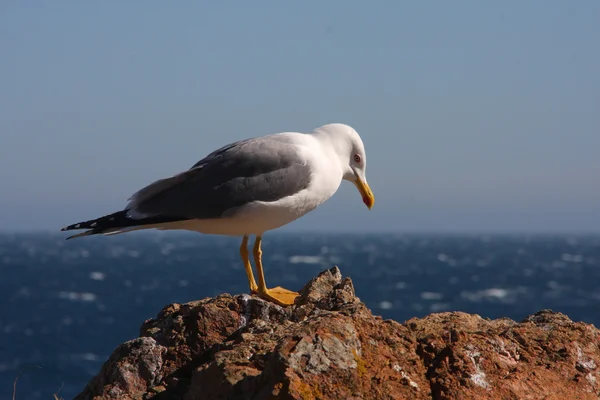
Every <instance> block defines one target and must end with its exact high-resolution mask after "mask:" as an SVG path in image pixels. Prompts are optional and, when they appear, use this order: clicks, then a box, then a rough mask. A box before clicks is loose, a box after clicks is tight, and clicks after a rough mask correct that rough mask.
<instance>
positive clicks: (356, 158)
mask: <svg viewBox="0 0 600 400" xmlns="http://www.w3.org/2000/svg"><path fill="white" fill-rule="evenodd" d="M354 161H355V162H357V163H359V162H360V154H355V155H354Z"/></svg>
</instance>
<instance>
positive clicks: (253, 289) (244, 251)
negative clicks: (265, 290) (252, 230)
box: [240, 235, 258, 294]
mask: <svg viewBox="0 0 600 400" xmlns="http://www.w3.org/2000/svg"><path fill="white" fill-rule="evenodd" d="M240 255H241V256H242V261H244V269H245V270H246V275H248V283H249V284H250V293H252V294H256V293H258V286H257V285H256V281H255V280H254V274H253V273H252V264H250V253H249V252H248V235H245V236H244V239H243V240H242V245H241V246H240Z"/></svg>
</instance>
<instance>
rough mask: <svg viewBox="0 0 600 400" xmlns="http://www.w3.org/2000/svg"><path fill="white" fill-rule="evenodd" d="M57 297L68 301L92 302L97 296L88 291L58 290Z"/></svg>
mask: <svg viewBox="0 0 600 400" xmlns="http://www.w3.org/2000/svg"><path fill="white" fill-rule="evenodd" d="M58 297H59V298H61V299H65V300H69V301H82V302H89V303H91V302H94V301H96V300H97V298H98V296H96V295H95V294H94V293H90V292H66V291H63V292H59V293H58Z"/></svg>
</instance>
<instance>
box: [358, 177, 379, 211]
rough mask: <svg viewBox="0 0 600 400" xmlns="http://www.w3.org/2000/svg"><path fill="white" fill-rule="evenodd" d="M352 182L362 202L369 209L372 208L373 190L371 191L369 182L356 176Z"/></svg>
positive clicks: (373, 202) (373, 200)
mask: <svg viewBox="0 0 600 400" xmlns="http://www.w3.org/2000/svg"><path fill="white" fill-rule="evenodd" d="M354 184H355V185H356V188H357V189H358V191H359V192H360V194H361V196H362V199H363V203H365V205H366V206H367V207H368V208H369V210H370V209H371V208H373V205H374V204H375V196H373V192H371V188H370V187H369V184H368V183H367V182H365V181H363V180H362V179H360V177H358V176H357V177H356V181H354Z"/></svg>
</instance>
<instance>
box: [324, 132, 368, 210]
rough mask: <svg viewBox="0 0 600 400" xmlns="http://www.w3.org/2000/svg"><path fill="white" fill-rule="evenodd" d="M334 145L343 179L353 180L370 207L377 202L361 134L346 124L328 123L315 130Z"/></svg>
mask: <svg viewBox="0 0 600 400" xmlns="http://www.w3.org/2000/svg"><path fill="white" fill-rule="evenodd" d="M315 132H316V133H317V134H318V135H320V136H323V137H326V138H328V139H329V140H328V142H329V143H330V144H331V146H332V147H333V150H334V151H335V153H336V155H337V156H338V158H339V160H340V166H341V168H342V173H343V175H342V179H344V180H347V181H350V182H352V183H353V184H354V185H355V186H356V188H357V189H358V191H359V192H360V194H361V196H362V200H363V202H364V203H365V205H366V206H367V207H369V209H371V208H373V205H374V204H375V196H374V195H373V192H372V191H371V188H370V187H369V184H368V183H367V175H366V174H367V154H366V153H365V145H364V144H363V141H362V139H361V138H360V135H359V134H358V132H356V130H354V128H352V127H351V126H348V125H345V124H328V125H324V126H322V127H320V128H318V129H316V130H315Z"/></svg>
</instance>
